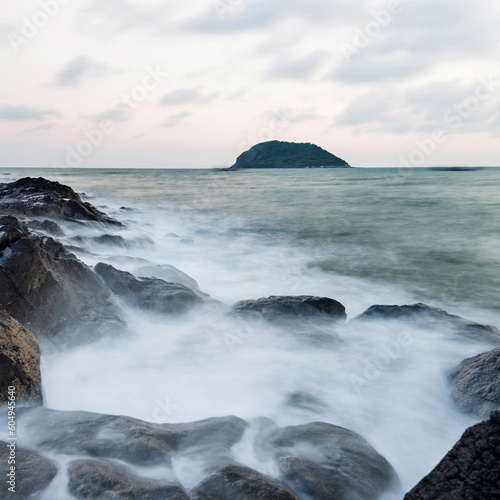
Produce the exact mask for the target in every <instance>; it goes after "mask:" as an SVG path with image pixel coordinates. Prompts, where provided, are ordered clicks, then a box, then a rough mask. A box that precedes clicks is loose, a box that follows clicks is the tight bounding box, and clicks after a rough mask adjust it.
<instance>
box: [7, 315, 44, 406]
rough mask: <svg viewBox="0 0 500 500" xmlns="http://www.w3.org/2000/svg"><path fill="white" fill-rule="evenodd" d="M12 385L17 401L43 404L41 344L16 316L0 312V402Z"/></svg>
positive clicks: (17, 402)
mask: <svg viewBox="0 0 500 500" xmlns="http://www.w3.org/2000/svg"><path fill="white" fill-rule="evenodd" d="M10 386H14V387H15V398H16V404H19V403H28V404H35V405H37V404H39V405H41V404H43V397H42V382H41V377H40V348H39V347H38V344H37V343H36V340H35V336H34V335H33V334H32V333H31V332H30V331H29V330H26V328H23V327H22V326H21V325H20V324H19V323H18V322H17V321H16V320H15V319H13V318H11V317H10V316H6V315H5V314H2V313H1V312H0V404H2V403H6V402H7V401H8V392H7V389H8V387H10Z"/></svg>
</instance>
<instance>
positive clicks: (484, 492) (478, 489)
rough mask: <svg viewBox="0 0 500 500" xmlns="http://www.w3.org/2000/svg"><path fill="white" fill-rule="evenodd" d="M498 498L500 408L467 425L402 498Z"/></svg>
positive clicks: (491, 499)
mask: <svg viewBox="0 0 500 500" xmlns="http://www.w3.org/2000/svg"><path fill="white" fill-rule="evenodd" d="M457 499H463V500H499V499H500V412H498V411H497V412H495V413H492V414H491V417H490V419H489V420H487V421H485V422H481V423H480V424H477V425H474V426H473V427H469V428H468V429H467V430H466V431H465V432H464V434H463V435H462V437H461V438H460V440H459V441H458V442H457V443H456V444H455V446H454V447H453V449H452V450H451V451H449V452H448V454H447V455H446V456H445V457H444V458H443V460H441V462H440V463H439V464H438V465H437V467H436V468H435V469H434V470H433V471H432V472H431V473H430V474H429V475H427V476H426V477H425V478H424V479H422V481H420V482H419V483H418V484H417V485H416V486H415V487H414V488H413V489H412V490H411V491H410V492H409V493H407V494H406V496H405V500H457Z"/></svg>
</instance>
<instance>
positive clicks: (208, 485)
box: [190, 464, 299, 500]
mask: <svg viewBox="0 0 500 500" xmlns="http://www.w3.org/2000/svg"><path fill="white" fill-rule="evenodd" d="M190 497H191V499H192V500H208V499H212V498H213V499H217V500H256V499H262V500H264V499H266V500H267V499H273V500H299V497H298V496H297V495H296V494H295V493H294V492H293V491H292V490H290V488H289V487H288V486H286V485H284V484H283V483H281V482H280V481H278V480H276V479H273V478H271V477H268V476H265V475H264V474H261V473H260V472H257V471H255V470H253V469H249V468H248V467H242V466H239V465H232V464H230V465H226V466H223V467H220V468H219V469H218V470H217V471H216V472H214V473H213V474H212V475H210V476H209V477H207V478H206V479H204V480H203V481H202V482H201V483H199V484H198V485H197V486H196V487H195V488H194V489H193V490H191V492H190Z"/></svg>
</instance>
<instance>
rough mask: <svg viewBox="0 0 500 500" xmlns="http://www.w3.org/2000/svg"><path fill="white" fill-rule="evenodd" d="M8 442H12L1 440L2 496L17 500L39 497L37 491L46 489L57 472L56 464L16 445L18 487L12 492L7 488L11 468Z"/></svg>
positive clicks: (0, 470) (0, 492) (0, 496)
mask: <svg viewBox="0 0 500 500" xmlns="http://www.w3.org/2000/svg"><path fill="white" fill-rule="evenodd" d="M8 444H10V443H5V442H3V441H0V474H1V475H2V482H1V484H0V498H15V499H16V500H17V499H19V500H24V499H28V498H38V496H37V493H39V492H42V491H43V490H45V488H47V486H48V485H49V484H50V482H51V481H52V479H54V477H55V475H56V474H57V469H56V467H55V465H54V464H53V463H52V461H51V460H49V459H47V458H45V457H42V456H41V455H39V454H38V453H36V452H34V451H32V450H28V449H26V448H21V447H20V446H17V445H16V447H15V464H14V466H15V467H16V487H15V488H16V489H15V493H12V492H10V491H8V489H7V488H8V487H9V484H8V483H7V479H6V478H7V473H8V472H9V468H10V465H9V464H8V459H9V458H10V449H9V448H8V447H7V445H8Z"/></svg>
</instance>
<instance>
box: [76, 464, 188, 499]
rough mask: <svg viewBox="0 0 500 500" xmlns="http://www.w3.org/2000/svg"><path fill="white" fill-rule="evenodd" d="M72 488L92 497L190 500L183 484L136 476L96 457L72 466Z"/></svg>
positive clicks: (78, 492)
mask: <svg viewBox="0 0 500 500" xmlns="http://www.w3.org/2000/svg"><path fill="white" fill-rule="evenodd" d="M68 475H69V491H70V492H71V494H72V495H74V496H75V497H76V498H84V499H85V498H88V499H90V500H107V499H109V500H111V499H124V500H125V499H131V500H134V499H136V500H139V499H140V500H189V497H188V496H187V494H186V492H185V491H184V490H183V489H182V487H181V486H180V485H179V484H175V483H170V482H166V481H155V480H152V479H146V478H140V477H137V476H133V475H132V474H130V472H129V471H128V470H127V469H126V468H125V467H123V466H120V465H117V464H114V463H111V462H107V461H103V460H100V461H96V460H77V461H75V462H72V463H71V464H70V466H69V468H68Z"/></svg>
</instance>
